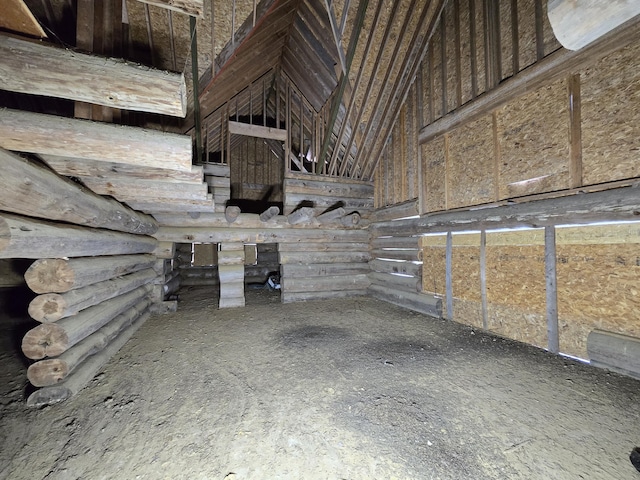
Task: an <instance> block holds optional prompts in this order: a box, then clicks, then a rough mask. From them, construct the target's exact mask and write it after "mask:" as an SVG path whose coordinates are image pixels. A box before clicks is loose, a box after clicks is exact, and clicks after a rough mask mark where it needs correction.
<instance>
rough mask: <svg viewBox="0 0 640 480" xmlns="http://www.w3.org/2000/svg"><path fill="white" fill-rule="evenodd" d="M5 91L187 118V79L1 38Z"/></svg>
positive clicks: (0, 68) (1, 79)
mask: <svg viewBox="0 0 640 480" xmlns="http://www.w3.org/2000/svg"><path fill="white" fill-rule="evenodd" d="M0 57H1V58H2V63H0V84H2V89H3V90H9V91H12V92H18V93H26V94H30V95H44V96H47V97H55V98H66V99H69V100H76V101H81V102H86V103H94V104H98V105H104V106H107V107H112V108H122V109H125V110H137V111H140V112H149V113H158V114H162V115H172V116H175V117H182V118H184V116H185V115H186V113H187V87H186V83H185V80H184V74H182V73H172V72H166V71H162V70H155V69H153V68H149V67H145V66H142V65H137V64H134V63H128V62H126V61H124V60H120V59H115V58H105V57H99V56H97V55H89V54H86V53H80V52H74V51H73V50H69V49H67V48H60V47H57V46H55V45H53V44H46V43H43V42H39V41H31V40H24V39H21V38H16V37H13V36H9V35H6V34H0Z"/></svg>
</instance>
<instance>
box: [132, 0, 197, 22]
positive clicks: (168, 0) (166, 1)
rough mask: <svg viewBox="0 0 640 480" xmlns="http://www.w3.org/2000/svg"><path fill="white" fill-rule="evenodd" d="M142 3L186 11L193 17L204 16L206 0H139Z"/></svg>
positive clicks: (176, 10)
mask: <svg viewBox="0 0 640 480" xmlns="http://www.w3.org/2000/svg"><path fill="white" fill-rule="evenodd" d="M138 1H139V2H142V3H148V4H149V5H155V6H156V7H160V8H166V9H168V10H173V11H174V12H180V13H185V14H187V15H191V16H192V17H200V18H203V17H204V0H138Z"/></svg>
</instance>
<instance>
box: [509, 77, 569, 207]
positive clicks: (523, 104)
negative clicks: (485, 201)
mask: <svg viewBox="0 0 640 480" xmlns="http://www.w3.org/2000/svg"><path fill="white" fill-rule="evenodd" d="M568 103H569V102H568V100H567V87H566V82H565V81H564V80H561V81H558V82H555V83H553V84H552V85H548V86H545V87H542V88H539V89H538V90H536V91H534V92H531V93H529V94H528V95H525V96H524V97H521V98H519V99H516V100H514V101H512V102H510V103H509V104H507V105H506V106H504V107H502V108H501V109H499V110H498V111H497V118H498V122H497V126H498V142H499V147H500V155H501V158H500V165H499V167H500V186H499V188H500V198H501V199H504V198H512V197H519V196H523V195H530V194H534V193H541V192H550V191H554V190H561V189H565V188H569V187H570V182H571V178H570V173H569V161H570V159H569V127H568V123H569V113H568Z"/></svg>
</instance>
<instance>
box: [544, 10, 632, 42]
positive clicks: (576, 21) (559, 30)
mask: <svg viewBox="0 0 640 480" xmlns="http://www.w3.org/2000/svg"><path fill="white" fill-rule="evenodd" d="M547 5H548V6H547V15H548V16H549V22H550V23H551V28H553V33H554V34H555V36H556V38H557V39H558V41H559V42H560V43H561V44H562V46H564V47H565V48H568V49H569V50H578V49H580V48H582V47H584V46H586V45H588V44H590V43H591V42H594V41H595V40H597V39H598V38H600V37H601V36H602V35H604V34H606V33H607V32H609V31H611V30H613V29H614V28H616V27H618V26H619V25H621V24H622V23H624V22H626V21H627V20H630V19H631V18H633V17H635V16H637V15H640V2H635V1H631V2H630V1H629V0H609V1H607V2H600V1H598V0H549V1H548V4H547Z"/></svg>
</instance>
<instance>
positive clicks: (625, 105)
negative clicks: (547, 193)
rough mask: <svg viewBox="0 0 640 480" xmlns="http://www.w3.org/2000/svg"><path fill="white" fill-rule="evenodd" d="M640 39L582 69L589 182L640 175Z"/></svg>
mask: <svg viewBox="0 0 640 480" xmlns="http://www.w3.org/2000/svg"><path fill="white" fill-rule="evenodd" d="M638 58H640V42H636V43H635V44H632V45H629V46H628V47H626V48H623V49H621V50H618V51H617V52H615V53H613V54H611V55H609V56H608V57H605V58H604V59H602V60H601V61H600V62H598V63H596V64H595V65H594V66H592V67H590V68H588V69H586V70H584V71H583V72H581V77H580V78H581V88H580V90H581V95H582V173H583V179H584V183H585V184H586V185H590V184H594V183H600V182H607V181H612V180H619V179H623V178H631V177H637V176H640V162H638V152H639V151H640V68H639V62H638Z"/></svg>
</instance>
